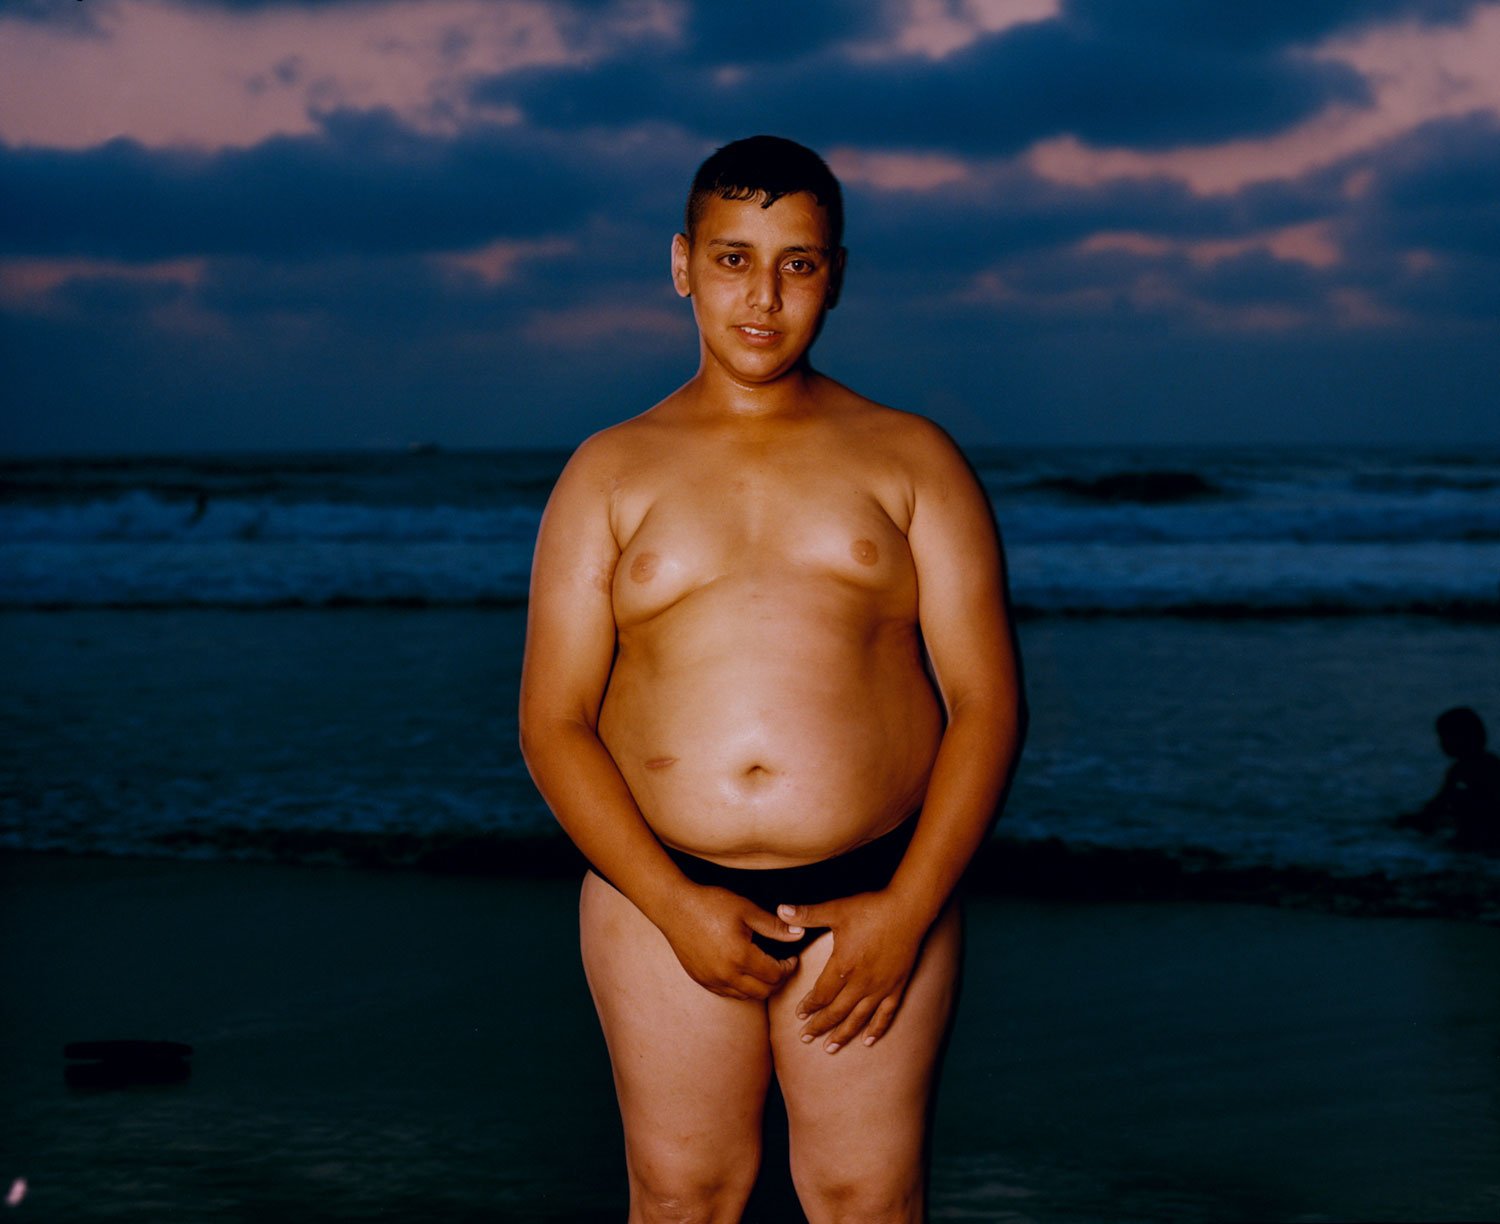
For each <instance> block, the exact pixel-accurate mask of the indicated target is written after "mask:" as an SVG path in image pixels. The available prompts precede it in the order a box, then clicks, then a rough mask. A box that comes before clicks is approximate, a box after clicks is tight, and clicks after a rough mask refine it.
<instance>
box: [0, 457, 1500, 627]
mask: <svg viewBox="0 0 1500 1224" xmlns="http://www.w3.org/2000/svg"><path fill="white" fill-rule="evenodd" d="M564 458H565V456H563V455H561V454H554V453H537V454H524V453H522V454H505V453H498V454H491V453H473V452H469V453H452V454H449V453H436V454H410V455H406V454H388V453H379V454H354V455H312V456H279V457H278V456H255V457H227V456H225V457H208V458H190V459H134V458H115V459H96V460H72V461H68V460H53V461H37V460H18V461H11V462H9V463H5V464H0V481H3V484H4V489H5V492H4V495H3V498H0V607H10V608H72V607H155V608H162V607H176V606H184V605H186V606H199V605H213V606H220V607H243V608H262V607H277V606H328V605H334V604H337V605H347V604H376V605H380V604H392V605H408V606H409V605H417V604H420V605H473V604H515V603H518V602H520V601H523V600H524V599H525V595H526V581H527V574H528V571H529V565H530V557H531V547H532V542H533V540H534V538H535V533H536V525H537V521H538V518H539V516H540V514H541V509H542V505H543V503H544V502H545V499H546V494H547V491H548V489H549V488H550V486H551V483H552V480H553V479H554V478H555V476H556V474H557V472H558V471H559V470H560V468H561V466H562V463H563V460H564ZM973 459H974V462H975V465H976V467H977V469H978V471H979V474H980V476H981V479H982V480H983V482H984V485H985V488H986V489H987V491H988V492H989V494H990V496H991V499H992V501H993V502H994V505H995V507H996V510H997V512H998V514H999V517H1000V521H1001V524H1002V527H1003V529H1004V531H1005V538H1006V542H1007V546H1008V549H1009V553H1010V563H1011V571H1012V579H1013V584H1014V591H1015V596H1016V600H1017V603H1018V606H1019V607H1020V608H1021V610H1022V611H1025V612H1042V613H1057V612H1072V613H1099V612H1134V613H1150V612H1161V611H1169V612H1174V613H1194V612H1197V613H1211V614H1215V615H1235V614H1243V615H1266V614H1275V613H1287V612H1293V613H1297V612H1320V613H1329V612H1343V613H1362V612H1363V613H1368V612H1379V611H1417V612H1424V613H1434V612H1435V613H1438V614H1455V613H1456V614H1461V615H1481V616H1489V617H1491V618H1500V449H1496V450H1493V451H1489V452H1483V451H1481V452H1476V453H1471V454H1457V453H1453V454H1409V453H1403V452H1374V451H1371V452H1347V451H1338V452H1332V451H1328V452H1302V451H1297V452H1290V451H1244V452H1217V451H1216V452H1201V451H1195V452H1187V451H1182V452H1174V451H1151V452H1131V451H1094V450H1090V451H1063V450H1052V451H1031V452H1005V453H999V452H987V451H976V452H975V453H974V454H973Z"/></svg>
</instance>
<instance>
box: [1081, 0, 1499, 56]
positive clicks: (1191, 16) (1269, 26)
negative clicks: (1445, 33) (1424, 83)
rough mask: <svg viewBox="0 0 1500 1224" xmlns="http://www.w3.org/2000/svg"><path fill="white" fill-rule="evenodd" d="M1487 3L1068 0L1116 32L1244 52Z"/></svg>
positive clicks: (1449, 17) (1090, 20) (1447, 19)
mask: <svg viewBox="0 0 1500 1224" xmlns="http://www.w3.org/2000/svg"><path fill="white" fill-rule="evenodd" d="M1484 2H1485V0H1256V2H1255V3H1249V4H1244V3H1241V4H1234V3H1229V4H1204V3H1202V0H1129V2H1128V3H1123V4H1122V3H1120V0H1066V3H1065V5H1064V12H1065V13H1066V15H1067V16H1068V18H1069V19H1071V20H1073V21H1077V22H1079V23H1081V24H1084V25H1087V26H1089V27H1090V28H1092V29H1094V30H1096V31H1097V32H1099V33H1100V34H1104V35H1107V36H1109V37H1122V36H1123V37H1126V38H1130V39H1145V40H1149V41H1152V42H1157V43H1168V44H1178V45H1181V44H1192V45H1204V44H1218V45H1221V46H1227V47H1231V48H1235V49H1237V50H1238V51H1241V52H1244V51H1246V50H1251V49H1254V50H1265V49H1267V48H1276V47H1285V46H1289V45H1296V44H1300V43H1305V42H1309V41H1312V40H1314V39H1317V38H1321V37H1323V36H1325V35H1328V34H1331V33H1333V32H1334V31H1336V30H1346V29H1354V28H1358V27H1360V26H1364V25H1368V24H1372V23H1374V22H1379V21H1390V20H1393V19H1397V18H1402V17H1407V18H1412V19H1415V20H1417V21H1422V22H1427V23H1431V24H1449V23H1453V22H1457V21H1461V20H1462V19H1463V18H1464V17H1466V16H1467V15H1468V14H1469V13H1470V12H1471V11H1472V10H1473V9H1474V8H1476V7H1478V5H1479V4H1481V3H1484Z"/></svg>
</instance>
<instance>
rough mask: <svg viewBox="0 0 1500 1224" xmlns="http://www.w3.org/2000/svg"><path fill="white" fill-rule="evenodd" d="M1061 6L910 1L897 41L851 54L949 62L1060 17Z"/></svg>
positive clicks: (1044, 0) (1033, 1) (1025, 0)
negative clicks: (993, 38)
mask: <svg viewBox="0 0 1500 1224" xmlns="http://www.w3.org/2000/svg"><path fill="white" fill-rule="evenodd" d="M1061 7H1062V6H1061V3H1060V0H957V2H955V0H907V3H906V11H905V12H904V14H903V20H902V21H901V23H900V24H899V26H898V27H897V30H896V33H895V35H894V37H892V38H890V39H888V40H886V41H883V42H881V43H879V44H866V45H863V46H859V47H854V48H851V49H850V50H851V51H852V52H853V54H854V55H855V56H856V57H858V58H861V59H885V58H889V57H892V56H898V55H920V56H924V57H926V58H927V59H933V60H938V59H944V58H946V57H947V56H949V55H952V54H953V53H954V52H955V51H961V50H963V49H964V48H965V47H967V46H969V45H970V44H971V43H974V42H976V41H977V40H978V39H980V38H983V37H984V36H985V35H987V34H997V33H999V32H1000V31H1001V30H1008V29H1011V28H1012V27H1014V26H1019V25H1027V24H1030V23H1031V22H1035V21H1046V20H1047V19H1048V18H1051V17H1055V16H1057V14H1058V12H1059V11H1060V9H1061Z"/></svg>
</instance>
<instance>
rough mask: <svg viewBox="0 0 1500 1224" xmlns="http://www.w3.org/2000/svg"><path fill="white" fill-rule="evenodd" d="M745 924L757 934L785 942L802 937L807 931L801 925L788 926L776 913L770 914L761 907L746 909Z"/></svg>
mask: <svg viewBox="0 0 1500 1224" xmlns="http://www.w3.org/2000/svg"><path fill="white" fill-rule="evenodd" d="M745 925H746V926H747V927H749V928H750V929H751V930H752V931H754V932H755V933H756V934H757V935H765V936H766V937H767V938H770V939H779V940H781V941H782V942H783V943H786V942H789V941H790V940H793V939H801V938H802V936H803V934H804V933H805V932H804V931H803V930H802V928H801V927H790V926H787V924H786V923H784V922H783V921H782V920H781V919H780V918H778V917H777V916H776V915H775V914H768V913H766V911H765V910H763V909H760V908H756V909H754V910H749V911H746V914H745Z"/></svg>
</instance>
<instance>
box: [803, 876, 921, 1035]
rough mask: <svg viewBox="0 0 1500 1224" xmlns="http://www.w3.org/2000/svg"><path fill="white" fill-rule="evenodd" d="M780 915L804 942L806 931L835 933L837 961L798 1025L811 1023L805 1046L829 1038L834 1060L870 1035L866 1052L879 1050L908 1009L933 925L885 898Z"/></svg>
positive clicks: (832, 959) (868, 896) (873, 895)
mask: <svg viewBox="0 0 1500 1224" xmlns="http://www.w3.org/2000/svg"><path fill="white" fill-rule="evenodd" d="M776 912H777V915H778V916H779V917H781V918H784V919H785V920H786V921H787V923H788V924H789V925H790V927H791V929H792V930H794V931H796V932H797V933H799V934H800V933H801V930H802V929H803V928H805V927H829V928H831V929H832V931H833V953H832V955H830V956H829V958H828V963H827V964H826V965H824V966H823V972H822V973H820V974H818V980H817V981H816V982H814V983H813V988H812V989H811V990H810V991H808V993H807V994H806V995H805V996H804V997H803V999H802V1001H801V1002H800V1003H798V1004H797V1019H799V1020H806V1021H807V1024H806V1026H805V1027H804V1028H803V1030H802V1040H803V1041H813V1040H816V1039H817V1038H818V1037H820V1036H822V1035H823V1034H825V1033H826V1034H828V1040H827V1041H826V1042H825V1043H824V1046H823V1048H824V1049H825V1050H827V1051H828V1052H829V1053H830V1054H834V1053H837V1052H838V1051H839V1050H840V1049H842V1048H843V1047H844V1046H846V1045H848V1044H849V1042H851V1041H853V1040H854V1039H855V1038H856V1037H857V1036H859V1034H860V1032H861V1031H863V1032H864V1043H865V1045H874V1044H875V1043H876V1042H877V1041H879V1040H880V1038H881V1037H883V1036H884V1035H885V1032H886V1030H887V1029H888V1028H890V1027H891V1021H892V1020H893V1019H894V1018H895V1015H896V1010H897V1008H899V1007H900V1006H901V998H902V996H903V995H904V994H905V993H906V984H907V982H908V981H909V980H910V978H911V974H912V969H913V968H914V967H915V966H916V963H917V953H918V952H919V951H920V950H921V947H922V940H923V938H925V936H926V934H927V927H926V924H925V923H923V922H921V921H919V920H916V919H914V918H913V916H912V915H911V913H910V912H909V911H908V910H906V909H904V908H902V907H901V906H898V905H897V904H895V902H894V901H893V900H892V899H891V898H890V897H889V896H888V895H887V894H885V893H882V892H870V893H859V894H857V895H855V896H853V897H843V898H841V899H839V900H837V901H827V902H824V903H823V904H821V905H782V906H778V907H777V911H776Z"/></svg>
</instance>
